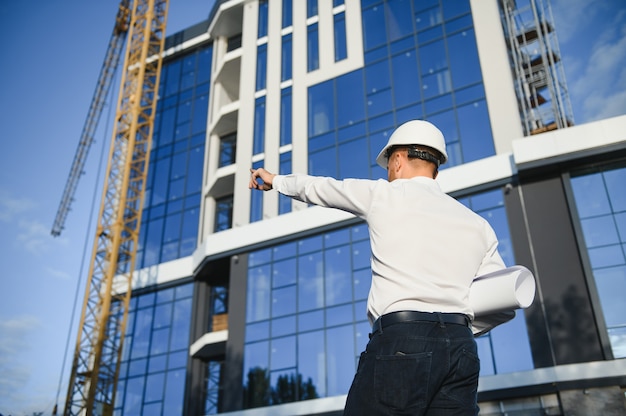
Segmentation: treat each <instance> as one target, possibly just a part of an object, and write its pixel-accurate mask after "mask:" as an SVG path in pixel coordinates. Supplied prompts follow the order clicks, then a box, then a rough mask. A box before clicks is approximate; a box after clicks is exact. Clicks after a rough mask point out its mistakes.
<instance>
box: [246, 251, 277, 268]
mask: <svg viewBox="0 0 626 416" xmlns="http://www.w3.org/2000/svg"><path fill="white" fill-rule="evenodd" d="M271 260H272V249H269V248H268V249H265V250H257V251H254V252H252V253H250V255H249V256H248V266H249V267H252V266H258V265H260V264H265V263H269V262H270V261H271Z"/></svg>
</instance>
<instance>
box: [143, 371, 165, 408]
mask: <svg viewBox="0 0 626 416" xmlns="http://www.w3.org/2000/svg"><path fill="white" fill-rule="evenodd" d="M164 384H165V374H164V373H156V374H151V375H149V376H148V377H147V378H146V393H145V397H144V401H145V402H153V401H156V400H161V399H162V398H163V386H164ZM144 411H145V409H144Z"/></svg>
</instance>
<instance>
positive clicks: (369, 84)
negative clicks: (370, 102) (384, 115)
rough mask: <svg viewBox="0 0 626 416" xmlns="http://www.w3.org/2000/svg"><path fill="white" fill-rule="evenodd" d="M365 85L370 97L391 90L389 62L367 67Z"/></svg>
mask: <svg viewBox="0 0 626 416" xmlns="http://www.w3.org/2000/svg"><path fill="white" fill-rule="evenodd" d="M365 85H366V89H367V94H368V95H369V94H371V93H375V92H378V91H381V90H385V89H387V88H389V87H390V86H391V77H390V74H389V61H386V60H385V61H382V62H379V63H376V64H372V65H368V66H367V67H365Z"/></svg>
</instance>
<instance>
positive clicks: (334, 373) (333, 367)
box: [326, 325, 355, 396]
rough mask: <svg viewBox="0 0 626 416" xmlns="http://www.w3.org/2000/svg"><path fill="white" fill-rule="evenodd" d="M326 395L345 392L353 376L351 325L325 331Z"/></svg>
mask: <svg viewBox="0 0 626 416" xmlns="http://www.w3.org/2000/svg"><path fill="white" fill-rule="evenodd" d="M326 333H327V336H326V354H327V357H326V374H327V380H328V381H327V383H328V387H327V389H328V390H327V395H328V396H337V395H340V394H346V392H347V391H348V390H349V389H350V384H351V383H352V378H353V377H354V370H355V367H354V365H355V364H354V361H353V360H349V359H346V357H352V356H354V354H355V353H354V351H355V348H354V330H353V327H352V325H347V326H340V327H336V328H331V329H328V330H327V331H326Z"/></svg>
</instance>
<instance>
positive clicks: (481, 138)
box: [457, 100, 496, 163]
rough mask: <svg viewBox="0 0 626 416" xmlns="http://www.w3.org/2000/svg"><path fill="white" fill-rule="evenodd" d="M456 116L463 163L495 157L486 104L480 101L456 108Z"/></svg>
mask: <svg viewBox="0 0 626 416" xmlns="http://www.w3.org/2000/svg"><path fill="white" fill-rule="evenodd" d="M457 116H458V121H459V129H460V131H461V146H462V149H463V162H464V163H468V162H472V161H474V160H478V159H482V158H485V157H488V156H493V155H495V153H496V151H495V148H494V144H493V136H492V135H491V123H490V121H489V113H488V111H487V103H486V102H485V101H484V100H480V101H476V102H474V103H472V104H469V105H464V106H461V107H458V108H457ZM470 139H473V140H470Z"/></svg>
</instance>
